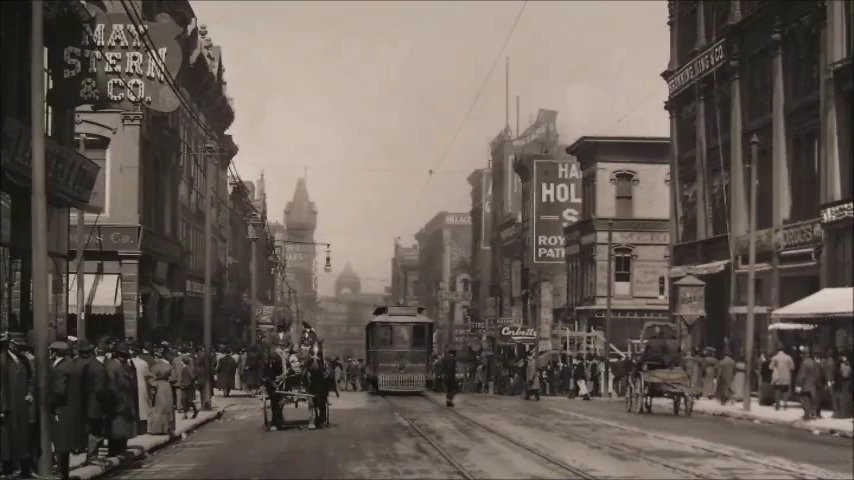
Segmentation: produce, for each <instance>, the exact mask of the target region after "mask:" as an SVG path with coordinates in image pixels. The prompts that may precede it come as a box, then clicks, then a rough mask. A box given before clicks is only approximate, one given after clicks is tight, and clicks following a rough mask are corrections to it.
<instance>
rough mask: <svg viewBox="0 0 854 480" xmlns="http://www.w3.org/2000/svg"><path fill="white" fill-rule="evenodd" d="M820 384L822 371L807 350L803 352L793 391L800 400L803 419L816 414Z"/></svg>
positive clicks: (813, 416) (811, 417)
mask: <svg viewBox="0 0 854 480" xmlns="http://www.w3.org/2000/svg"><path fill="white" fill-rule="evenodd" d="M821 384H822V372H821V367H820V366H819V363H818V362H817V361H816V360H815V358H814V357H813V355H811V354H810V352H809V351H806V352H804V356H803V360H802V361H801V366H800V368H799V369H798V376H797V378H796V380H795V393H796V394H797V395H798V397H799V398H800V400H801V406H802V407H803V409H804V416H803V419H804V420H811V419H813V418H815V416H816V413H815V412H816V409H817V407H816V403H818V402H819V397H818V393H819V387H820V386H821Z"/></svg>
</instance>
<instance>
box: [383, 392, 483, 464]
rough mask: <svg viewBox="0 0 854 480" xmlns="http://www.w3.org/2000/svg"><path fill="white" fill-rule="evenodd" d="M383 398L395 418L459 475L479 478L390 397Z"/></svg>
mask: <svg viewBox="0 0 854 480" xmlns="http://www.w3.org/2000/svg"><path fill="white" fill-rule="evenodd" d="M382 398H384V399H385V400H386V401H387V402H388V403H389V405H391V406H392V408H393V409H394V414H395V416H396V417H397V418H399V419H401V420H403V422H404V423H406V424H407V425H408V426H409V428H410V429H412V431H413V432H415V433H416V434H418V436H419V437H421V438H422V439H423V440H424V441H426V442H427V443H428V444H430V446H431V447H433V449H434V450H436V452H437V453H438V454H439V455H440V456H441V457H442V458H444V459H445V461H446V462H447V463H448V464H449V465H450V466H451V467H453V468H454V470H456V471H457V473H459V474H460V475H461V476H462V477H463V478H465V479H466V480H475V479H476V478H477V477H475V476H474V475H472V474H471V473H470V472H469V471H468V470H467V469H466V467H465V466H463V465H462V464H461V463H460V462H458V461H457V460H456V459H455V458H454V457H453V456H452V455H451V454H450V453H448V451H447V450H445V449H444V447H442V446H441V445H440V444H439V442H437V441H436V440H434V439H433V438H432V437H431V436H430V435H428V434H427V432H425V431H424V430H423V429H421V427H419V426H418V425H416V424H415V422H413V421H412V419H410V418H409V417H407V416H406V415H404V414H403V412H402V411H401V409H400V408H398V407H397V405H395V404H394V402H392V401H391V400H390V399H389V398H388V397H386V396H385V395H382Z"/></svg>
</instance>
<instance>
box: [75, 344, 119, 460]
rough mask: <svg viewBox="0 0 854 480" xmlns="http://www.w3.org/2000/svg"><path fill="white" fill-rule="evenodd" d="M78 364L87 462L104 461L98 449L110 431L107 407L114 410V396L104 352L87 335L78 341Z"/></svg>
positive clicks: (108, 409)
mask: <svg viewBox="0 0 854 480" xmlns="http://www.w3.org/2000/svg"><path fill="white" fill-rule="evenodd" d="M76 348H77V356H78V358H77V364H78V366H79V368H80V371H81V373H80V376H81V377H82V378H83V385H84V387H83V390H84V391H83V403H84V408H83V411H84V413H83V418H84V419H85V423H86V426H85V435H84V438H86V463H101V460H100V459H98V458H97V456H98V449H99V448H100V447H101V445H102V444H103V443H104V438H105V437H106V435H107V411H110V410H112V408H113V403H114V402H115V399H114V398H113V397H112V393H111V390H110V389H109V382H108V380H107V370H106V367H105V366H104V362H105V361H106V358H105V357H104V352H103V351H101V350H96V349H95V346H94V345H92V344H91V343H89V342H88V341H87V340H86V339H80V340H78V342H77V347H76Z"/></svg>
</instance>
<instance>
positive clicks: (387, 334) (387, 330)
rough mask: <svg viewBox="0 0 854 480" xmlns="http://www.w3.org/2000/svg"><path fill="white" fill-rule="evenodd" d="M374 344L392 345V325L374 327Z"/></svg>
mask: <svg viewBox="0 0 854 480" xmlns="http://www.w3.org/2000/svg"><path fill="white" fill-rule="evenodd" d="M374 340H375V341H374V346H375V347H390V346H391V345H392V342H391V325H377V326H376V327H375V328H374Z"/></svg>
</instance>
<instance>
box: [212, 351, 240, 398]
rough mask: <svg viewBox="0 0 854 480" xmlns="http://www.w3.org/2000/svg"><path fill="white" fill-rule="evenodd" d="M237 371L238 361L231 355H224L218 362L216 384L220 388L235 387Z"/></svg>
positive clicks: (230, 388) (228, 388) (231, 388)
mask: <svg viewBox="0 0 854 480" xmlns="http://www.w3.org/2000/svg"><path fill="white" fill-rule="evenodd" d="M236 372H237V363H236V362H235V361H234V358H232V357H231V355H223V356H222V357H221V358H220V359H219V360H217V362H216V384H217V385H216V386H217V388H219V389H220V390H233V389H234V374H235V373H236Z"/></svg>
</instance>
